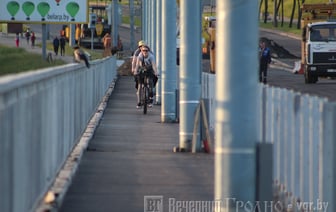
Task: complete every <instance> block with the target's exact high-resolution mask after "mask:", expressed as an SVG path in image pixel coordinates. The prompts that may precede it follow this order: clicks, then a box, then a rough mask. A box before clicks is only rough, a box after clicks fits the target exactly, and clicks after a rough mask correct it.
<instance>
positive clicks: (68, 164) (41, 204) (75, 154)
mask: <svg viewBox="0 0 336 212" xmlns="http://www.w3.org/2000/svg"><path fill="white" fill-rule="evenodd" d="M116 80H117V79H115V80H114V81H113V82H112V83H111V85H110V87H109V89H108V90H107V92H106V94H105V96H104V97H103V99H102V101H101V102H100V104H99V106H98V108H97V110H96V113H95V114H94V115H93V116H92V118H91V119H90V121H89V123H88V125H87V127H86V130H85V131H84V133H83V134H82V137H81V138H80V140H79V142H78V143H77V144H76V145H75V146H74V148H73V150H72V152H71V153H70V154H69V156H68V157H67V158H66V160H65V162H64V163H63V166H62V168H61V169H60V170H59V172H58V174H57V175H56V177H55V179H54V181H53V182H52V184H51V186H50V187H49V189H48V190H47V191H46V193H45V194H44V195H43V196H42V198H41V199H39V200H38V203H37V206H36V207H35V209H34V210H33V211H36V212H45V211H49V212H56V211H58V210H59V209H60V207H61V206H62V203H63V199H64V197H65V195H66V193H67V191H68V189H69V187H70V185H71V182H72V180H73V178H74V176H75V174H76V172H77V170H78V166H79V164H80V162H81V159H82V156H83V153H84V151H85V150H86V149H87V147H88V144H89V142H90V140H91V139H92V137H93V135H94V132H95V130H96V128H97V127H98V125H99V123H100V121H101V119H102V117H103V114H104V112H105V109H106V107H107V102H108V99H109V97H110V96H111V94H112V92H113V90H114V87H115V84H116Z"/></svg>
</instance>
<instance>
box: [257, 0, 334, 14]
mask: <svg viewBox="0 0 336 212" xmlns="http://www.w3.org/2000/svg"><path fill="white" fill-rule="evenodd" d="M260 1H261V0H259V3H260ZM279 1H280V0H277V1H276V2H277V3H278V2H279ZM296 1H297V0H296ZM299 1H300V5H302V0H299ZM267 2H268V13H270V14H273V12H274V0H268V1H267ZM329 2H330V1H329V0H305V3H307V4H313V3H314V4H318V3H329ZM283 5H284V16H285V17H290V16H291V13H292V7H293V0H284V3H283ZM295 8H296V9H295V14H294V17H295V18H297V17H298V4H297V2H296V7H295ZM281 11H282V8H281V5H280V8H279V15H281ZM260 12H261V13H264V12H265V0H263V4H262V6H261V10H260Z"/></svg>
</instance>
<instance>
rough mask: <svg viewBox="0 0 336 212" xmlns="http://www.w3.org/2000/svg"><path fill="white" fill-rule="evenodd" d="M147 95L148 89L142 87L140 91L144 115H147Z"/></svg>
mask: <svg viewBox="0 0 336 212" xmlns="http://www.w3.org/2000/svg"><path fill="white" fill-rule="evenodd" d="M148 95H149V91H148V87H147V86H144V87H143V90H142V96H143V113H144V114H146V113H147V106H148V105H147V104H148Z"/></svg>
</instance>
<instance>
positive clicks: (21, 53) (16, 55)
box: [0, 45, 64, 76]
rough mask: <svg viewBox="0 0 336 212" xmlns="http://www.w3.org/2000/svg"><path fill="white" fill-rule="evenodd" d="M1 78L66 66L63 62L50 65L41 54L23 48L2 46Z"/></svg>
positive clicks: (0, 48) (56, 61)
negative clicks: (7, 75)
mask: <svg viewBox="0 0 336 212" xmlns="http://www.w3.org/2000/svg"><path fill="white" fill-rule="evenodd" d="M0 64H1V68H0V76H2V75H6V74H15V73H19V72H25V71H30V70H36V69H41V68H46V67H52V66H58V65H62V64H64V62H63V61H62V60H55V61H54V63H48V62H47V61H46V60H43V59H42V57H41V55H40V54H32V53H29V52H27V51H26V50H25V49H23V48H13V47H7V46H2V45H0Z"/></svg>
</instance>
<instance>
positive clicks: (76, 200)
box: [60, 77, 214, 212]
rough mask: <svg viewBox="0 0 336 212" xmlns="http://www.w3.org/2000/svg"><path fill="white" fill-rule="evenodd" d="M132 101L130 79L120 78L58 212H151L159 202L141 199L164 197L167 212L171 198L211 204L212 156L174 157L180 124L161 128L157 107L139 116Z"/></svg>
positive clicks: (212, 184) (159, 109) (212, 189)
mask: <svg viewBox="0 0 336 212" xmlns="http://www.w3.org/2000/svg"><path fill="white" fill-rule="evenodd" d="M135 98H136V96H135V89H134V82H133V77H120V78H119V79H118V81H117V83H116V87H115V88H114V91H113V93H112V95H111V96H110V99H109V102H108V105H107V107H106V110H105V113H104V116H103V118H102V120H101V122H100V125H99V127H98V128H97V130H96V133H95V135H94V137H93V139H92V140H91V141H90V143H89V145H88V150H87V151H86V152H85V153H84V154H83V157H82V161H81V163H80V165H79V167H78V171H77V173H76V175H75V177H74V179H73V182H72V184H71V186H70V187H69V190H68V192H67V194H66V195H65V197H64V201H63V206H62V208H61V210H60V211H62V212H67V211H69V212H70V211H71V212H76V211H78V212H79V211H80V212H85V211H88V212H92V211H95V212H99V211H128V212H132V211H134V212H138V211H146V210H144V206H145V204H147V203H148V204H147V209H148V211H150V209H152V211H153V208H151V207H154V206H153V205H151V203H153V202H155V200H156V199H157V198H158V199H160V197H155V198H154V199H148V198H147V199H146V201H144V200H145V198H144V197H145V196H162V197H163V208H164V211H168V206H169V204H168V203H169V198H175V200H176V201H185V200H194V201H196V200H201V201H209V200H211V199H213V196H214V182H213V181H214V168H213V165H214V161H213V156H214V155H213V154H205V153H197V154H192V153H173V152H172V149H173V147H174V146H178V142H179V133H178V132H179V124H172V123H161V122H160V111H161V108H160V106H158V105H154V107H153V108H152V109H149V111H148V114H147V115H144V114H142V110H138V109H136V108H135V106H136V100H135ZM147 200H149V201H147ZM151 200H153V201H152V202H150V201H151Z"/></svg>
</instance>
